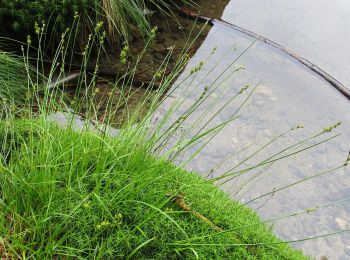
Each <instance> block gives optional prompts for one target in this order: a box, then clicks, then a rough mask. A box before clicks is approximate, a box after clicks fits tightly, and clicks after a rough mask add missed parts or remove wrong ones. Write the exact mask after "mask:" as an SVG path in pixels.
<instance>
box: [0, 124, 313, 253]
mask: <svg viewBox="0 0 350 260" xmlns="http://www.w3.org/2000/svg"><path fill="white" fill-rule="evenodd" d="M0 125H1V129H0V140H1V144H2V152H1V165H0V172H1V174H0V183H1V184H0V207H1V212H2V213H1V215H0V232H1V241H2V244H3V247H4V254H5V253H6V255H7V256H10V257H13V258H23V259H24V258H38V259H48V258H56V257H74V258H75V257H76V258H87V259H94V258H102V259H106V258H112V257H113V258H131V257H132V258H136V259H138V258H154V259H165V258H170V259H176V258H179V257H181V258H202V259H208V258H229V259H247V258H252V259H282V258H283V259H284V258H288V259H304V258H305V259H306V257H304V256H303V255H302V253H301V252H299V251H296V250H294V249H291V247H290V246H289V245H287V244H285V243H282V241H280V240H278V239H277V238H276V237H275V236H274V235H273V234H272V232H271V230H270V229H269V227H268V226H266V225H265V224H263V223H262V222H261V220H260V219H259V217H258V216H257V215H256V214H255V213H254V212H253V211H252V210H250V209H248V208H246V207H244V206H242V205H241V204H239V203H237V202H235V201H232V200H231V199H230V198H229V196H228V195H227V194H225V193H224V192H222V191H220V190H219V189H217V187H215V186H214V185H212V184H210V183H209V182H208V181H206V180H205V179H203V178H201V177H199V176H198V175H197V174H195V173H190V172H187V171H185V170H184V169H181V168H179V167H176V166H174V165H173V164H171V163H169V162H168V161H166V160H164V159H161V158H158V159H156V158H154V157H152V156H151V155H150V153H149V150H148V148H147V146H146V145H144V144H145V143H142V142H139V140H140V139H142V138H143V137H140V136H138V135H139V132H140V131H139V130H135V129H129V128H128V129H124V130H122V131H121V132H120V133H119V135H118V136H116V137H108V136H107V135H102V134H97V133H92V132H84V131H79V132H77V131H74V130H73V129H72V128H71V127H67V128H62V127H59V126H57V125H56V124H55V123H52V122H50V121H49V120H47V119H45V118H42V119H38V120H35V121H32V120H19V121H18V120H14V121H12V122H9V121H7V122H4V121H2V122H1V124H0ZM179 195H181V197H182V201H178V200H176V199H175V198H176V197H177V196H179ZM183 203H185V204H186V205H189V206H187V207H190V210H191V211H188V210H184V206H183ZM198 216H204V218H203V217H198ZM241 227H245V228H243V229H239V228H241ZM238 230H239V231H238Z"/></svg>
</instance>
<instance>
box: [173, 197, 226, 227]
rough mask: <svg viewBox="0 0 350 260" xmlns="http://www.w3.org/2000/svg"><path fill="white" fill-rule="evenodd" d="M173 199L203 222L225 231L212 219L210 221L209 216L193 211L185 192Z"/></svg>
mask: <svg viewBox="0 0 350 260" xmlns="http://www.w3.org/2000/svg"><path fill="white" fill-rule="evenodd" d="M173 201H174V202H175V203H176V204H177V205H178V206H179V207H180V208H181V209H182V210H183V211H187V212H191V213H192V214H193V215H195V216H196V217H197V218H199V219H200V220H202V221H203V222H205V223H207V224H209V225H210V226H211V227H212V228H214V229H215V230H217V231H224V230H223V229H222V228H221V227H219V226H217V225H216V224H214V223H213V222H212V221H210V220H209V219H208V218H206V217H205V216H204V215H202V214H201V213H199V212H196V211H193V210H192V209H191V207H190V206H188V205H187V204H186V202H185V197H184V194H183V193H181V192H180V193H178V194H177V195H176V196H175V197H174V198H173Z"/></svg>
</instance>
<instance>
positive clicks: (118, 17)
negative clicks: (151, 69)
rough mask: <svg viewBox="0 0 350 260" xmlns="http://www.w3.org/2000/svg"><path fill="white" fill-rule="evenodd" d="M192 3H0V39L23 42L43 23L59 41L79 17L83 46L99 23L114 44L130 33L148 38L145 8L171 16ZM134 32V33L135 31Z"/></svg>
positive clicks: (8, 0) (132, 0)
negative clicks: (3, 37)
mask: <svg viewBox="0 0 350 260" xmlns="http://www.w3.org/2000/svg"><path fill="white" fill-rule="evenodd" d="M183 4H192V1H190V0H179V1H177V2H176V3H169V2H168V1H164V0H148V1H146V0H84V1H80V0H79V1H77V0H67V1H61V0H54V1H51V0H29V1H28V0H0V24H1V28H0V36H6V37H11V38H16V39H19V40H21V41H25V40H26V37H27V35H28V34H29V35H34V34H35V33H36V27H35V24H36V23H38V24H40V25H41V24H42V23H43V22H45V23H46V25H47V26H48V27H49V28H48V29H47V30H46V33H47V34H48V35H47V39H51V40H50V42H48V43H51V44H52V43H53V42H51V41H56V42H57V41H59V40H60V37H61V34H62V33H64V32H65V31H66V29H67V28H70V27H72V26H74V23H75V20H76V18H77V17H79V26H80V28H81V34H80V35H79V39H80V41H82V42H81V43H80V44H81V46H83V45H84V44H85V43H86V41H87V39H88V35H89V34H92V33H94V28H95V25H96V24H97V23H99V22H100V21H102V22H104V23H105V25H104V29H105V30H106V32H107V33H108V36H109V39H110V41H111V42H112V43H114V44H116V43H119V41H123V40H126V41H127V40H128V38H129V36H130V35H131V34H132V32H133V33H139V34H141V35H143V36H144V37H146V36H149V35H150V32H151V28H152V26H151V25H150V19H149V16H147V14H146V13H145V12H144V9H145V8H147V6H148V7H150V6H151V8H153V9H154V10H156V11H157V12H158V13H161V14H163V15H164V14H165V15H170V16H172V15H173V14H174V10H176V8H177V6H178V5H183ZM135 29H136V30H135Z"/></svg>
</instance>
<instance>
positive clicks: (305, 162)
mask: <svg viewBox="0 0 350 260" xmlns="http://www.w3.org/2000/svg"><path fill="white" fill-rule="evenodd" d="M223 19H224V20H227V21H229V22H232V23H235V24H237V25H240V26H243V27H246V28H248V29H250V30H252V31H254V32H257V33H260V34H262V35H264V36H267V37H269V38H270V39H272V40H275V41H277V42H278V43H281V44H283V45H285V46H287V47H288V48H289V49H291V50H292V51H294V52H296V53H298V54H300V55H302V56H304V57H305V58H308V59H310V60H311V61H312V62H314V63H315V64H317V65H319V66H320V67H321V68H323V69H325V70H326V71H327V72H329V73H330V74H331V75H332V76H334V77H335V78H337V79H338V80H340V81H341V82H343V83H344V84H345V85H347V84H349V85H350V63H349V62H348V61H349V60H350V49H349V48H348V47H347V43H348V42H349V41H348V39H350V33H349V32H350V21H349V20H350V2H348V1H346V0H337V1H326V0H322V1H320V0H318V1H305V0H297V1H287V0H284V1H272V0H270V1H269V0H244V1H243V0H232V1H231V2H230V4H229V5H228V7H227V8H226V10H225V13H224V15H223ZM347 21H348V22H347ZM253 42H254V39H252V38H250V37H247V36H245V35H243V34H241V33H239V32H235V31H233V30H230V29H228V28H227V27H225V26H220V25H217V26H214V27H213V28H212V30H211V31H210V33H209V35H208V36H207V39H206V41H205V42H204V43H203V45H202V46H201V48H200V49H199V50H198V52H197V54H196V55H195V56H194V57H193V59H192V60H191V61H190V64H189V65H188V67H187V69H186V70H185V71H184V73H183V74H182V76H181V77H180V78H179V79H178V81H177V82H180V81H181V80H182V79H183V78H185V77H186V75H188V73H189V71H190V69H191V68H193V67H194V66H195V65H196V64H198V63H199V62H200V61H201V60H205V61H206V64H205V66H204V67H203V69H202V70H201V71H199V72H198V73H196V74H195V75H193V76H191V77H190V78H189V79H188V80H186V81H185V84H183V85H186V87H187V88H188V91H187V92H186V90H183V89H182V90H181V91H175V93H174V94H173V95H175V96H178V97H184V98H185V102H184V104H183V105H182V106H181V109H182V110H185V109H186V107H189V106H190V105H191V103H192V102H194V101H195V100H196V99H198V97H199V96H200V95H201V93H202V91H203V88H204V86H205V85H210V84H211V83H212V82H214V81H215V78H216V77H217V76H218V75H220V74H221V73H222V72H223V71H224V70H225V69H226V68H227V67H228V66H229V64H230V63H232V62H233V61H234V60H235V59H236V58H237V57H238V56H239V55H240V54H241V53H242V52H243V51H244V50H245V49H246V48H247V47H248V46H250V45H251V44H252V43H253ZM233 46H235V47H233ZM214 47H217V50H216V52H215V54H213V55H212V56H211V57H210V58H209V59H208V55H209V53H210V52H211V51H212V50H213V48H214ZM218 61H220V63H219V64H216V62H218ZM237 65H244V66H245V67H246V69H245V70H242V71H240V73H239V74H238V75H237V76H235V77H230V75H232V74H233V71H234V69H235V68H237ZM213 66H214V67H215V69H214V70H213V71H211V68H212V67H213ZM221 78H222V79H224V78H227V79H226V80H225V81H224V82H221V86H220V88H218V89H217V90H215V92H214V93H212V94H211V96H210V98H209V99H208V102H207V103H206V104H203V105H202V106H201V107H200V108H199V109H198V111H197V112H196V113H195V114H194V115H193V116H192V117H191V120H190V121H191V122H188V125H191V123H193V122H194V121H195V120H196V119H198V118H199V117H200V113H201V112H203V111H206V109H207V108H208V106H209V102H210V101H213V100H216V103H215V105H214V106H213V107H211V108H210V111H209V115H208V116H210V115H212V114H214V109H215V108H219V107H221V106H222V105H223V104H225V102H226V101H227V100H228V99H229V98H230V97H231V96H232V94H233V93H235V92H237V91H238V90H239V89H240V88H241V87H242V86H243V85H245V84H247V83H249V84H251V85H252V86H254V85H255V84H258V82H260V80H262V81H261V83H260V85H259V87H258V88H257V90H256V92H255V93H254V94H253V96H252V98H251V99H250V100H249V102H248V104H247V106H245V108H244V110H242V111H240V115H241V117H240V118H239V119H237V120H236V121H234V122H233V123H230V124H229V125H228V126H226V127H225V128H224V129H223V130H222V132H221V133H220V134H218V135H217V136H216V137H215V138H214V139H213V140H212V141H210V143H209V144H208V145H206V147H205V148H204V149H203V150H202V151H201V152H200V154H199V155H198V156H197V157H196V158H195V159H194V160H193V161H192V162H191V163H190V164H189V165H188V166H187V167H188V168H189V169H191V170H195V171H198V172H199V173H201V174H203V175H204V176H206V175H208V173H210V171H211V169H214V172H213V173H212V175H211V177H214V176H220V174H222V173H223V172H225V171H226V170H227V169H229V168H230V167H231V166H232V165H234V164H235V163H237V162H239V161H241V160H242V159H243V158H245V157H246V156H247V155H249V154H250V153H252V152H253V151H254V150H256V149H257V148H258V147H260V146H261V145H263V144H264V143H266V142H267V141H268V140H271V138H273V137H274V136H276V135H278V134H279V133H281V132H283V131H285V130H286V129H289V128H291V127H292V126H295V125H299V124H303V125H304V126H305V128H304V129H299V130H296V131H293V132H291V133H288V134H286V135H285V136H284V137H282V138H280V139H279V140H278V141H277V142H274V143H273V144H272V145H271V146H269V147H267V148H266V149H265V150H264V151H263V152H262V153H259V154H257V155H256V156H254V158H253V159H252V160H250V161H248V162H246V163H245V165H244V166H246V167H248V166H249V165H252V163H254V162H259V161H260V160H262V159H264V158H266V157H268V155H270V154H273V153H274V152H276V151H278V150H280V149H282V148H283V147H286V146H287V145H290V144H292V143H294V142H296V141H298V140H301V139H302V138H306V137H308V136H310V135H312V134H314V133H318V132H320V131H322V129H323V128H324V127H327V126H329V125H332V124H334V123H336V122H338V121H342V125H341V127H339V128H337V129H336V131H334V134H336V133H338V132H341V133H342V135H341V136H339V137H337V138H336V139H332V140H330V141H329V142H327V143H325V144H321V145H319V146H317V147H316V148H315V149H312V150H308V151H305V152H303V153H302V154H299V155H295V156H291V157H289V158H287V159H285V160H283V161H279V162H277V163H275V164H273V165H271V166H269V167H268V168H267V169H266V170H265V171H264V172H263V173H262V174H258V172H255V174H256V176H257V177H256V178H254V179H253V180H250V181H249V182H248V183H247V184H245V185H244V186H243V187H242V185H243V184H244V183H245V181H246V180H247V179H249V178H250V177H251V176H253V173H251V174H250V175H247V176H245V177H243V178H240V179H239V180H236V179H235V180H232V181H230V182H229V183H227V184H226V185H225V186H224V187H223V188H224V189H225V190H226V191H228V192H230V194H231V195H232V197H233V198H235V199H238V200H240V201H242V202H246V201H249V200H250V199H252V198H255V197H257V196H259V195H261V194H264V193H266V192H270V191H273V190H274V188H278V187H283V186H285V185H288V184H290V183H293V182H295V181H298V180H301V179H304V178H307V177H309V176H312V175H313V174H317V173H319V172H321V171H322V170H326V169H331V168H333V167H336V166H339V165H342V164H343V163H344V161H345V159H346V157H347V154H348V151H349V150H350V116H349V111H350V101H349V100H347V99H346V98H344V97H343V96H342V95H340V94H339V93H338V92H337V91H336V90H335V89H334V88H333V87H332V86H330V85H329V84H328V83H327V82H325V81H324V80H323V79H322V78H320V77H319V76H317V75H316V74H314V73H312V72H311V71H310V70H309V69H308V68H306V67H304V66H302V65H300V64H299V63H298V62H297V61H295V60H293V59H291V58H290V57H289V56H287V55H285V54H284V53H282V52H281V51H278V50H276V49H274V48H272V47H271V46H268V45H266V44H264V43H261V42H257V43H256V44H255V45H254V46H253V47H251V48H250V49H249V50H248V51H247V52H246V53H245V54H244V55H243V56H242V57H241V58H240V59H239V60H238V61H237V62H236V67H232V68H230V69H228V70H227V71H226V72H225V73H224V75H223V76H222V77H221ZM202 79H204V80H202ZM175 85H176V84H175ZM242 97H243V96H242ZM242 97H241V98H239V99H238V100H237V102H233V103H232V104H230V105H229V106H227V107H226V108H225V109H224V110H223V111H221V112H220V113H219V115H218V116H217V117H216V119H215V123H219V122H222V121H224V120H226V119H227V118H229V117H230V116H231V115H232V113H233V111H234V110H235V109H236V108H237V107H238V106H239V104H240V102H241V101H242V100H243V99H242ZM171 102H172V99H171V98H170V99H169V100H168V101H167V102H165V104H164V105H165V106H167V105H169V104H170V103H171ZM165 109H166V107H165ZM179 113H180V112H179ZM208 116H207V117H206V118H209V117H208ZM192 132H193V131H192ZM332 134H333V133H330V134H328V135H322V136H321V137H325V138H326V137H329V136H331V135H332ZM189 135H191V133H189ZM247 147H248V148H247ZM243 148H247V149H245V150H243V151H242V152H240V153H239V154H237V155H235V156H232V157H230V156H229V155H230V154H233V153H235V152H237V151H240V150H242V149H243ZM189 153H190V152H189ZM224 158H227V159H226V160H225V162H224V163H221V162H222V160H223V159H224ZM215 165H220V167H219V168H215ZM244 166H241V167H244ZM349 197H350V169H349V168H341V169H339V170H337V171H335V172H333V173H329V174H326V175H323V176H320V177H318V178H315V179H311V180H309V181H307V182H303V183H301V184H299V185H297V186H294V187H292V188H290V189H286V190H283V191H280V192H278V193H276V194H274V196H272V197H271V198H269V197H265V198H262V199H260V200H258V201H255V202H253V203H250V204H249V206H251V207H252V208H254V209H256V210H257V211H258V213H259V214H260V215H261V216H262V218H263V219H266V220H268V219H271V218H275V217H279V216H283V215H286V214H290V213H293V212H298V211H300V210H305V209H307V208H310V207H314V206H316V205H322V204H326V203H329V202H334V201H338V200H342V199H346V198H349ZM268 198H269V199H268ZM267 199H268V200H267ZM348 228H350V204H349V201H345V202H343V203H337V204H335V205H333V206H330V207H326V208H321V209H319V210H317V211H316V212H312V213H309V214H303V215H301V216H298V217H293V218H288V219H284V220H282V221H278V222H274V224H273V230H274V231H275V233H276V234H277V235H278V236H279V237H281V238H282V239H284V240H287V241H289V240H297V239H303V238H308V237H312V236H316V235H322V234H326V233H329V232H334V231H339V230H344V229H348ZM293 246H295V247H297V248H301V249H303V250H304V251H305V253H306V254H310V255H312V256H315V257H320V256H327V257H329V259H348V258H349V257H350V234H349V233H342V234H339V235H336V236H331V237H326V238H319V239H315V240H309V241H305V242H298V243H293Z"/></svg>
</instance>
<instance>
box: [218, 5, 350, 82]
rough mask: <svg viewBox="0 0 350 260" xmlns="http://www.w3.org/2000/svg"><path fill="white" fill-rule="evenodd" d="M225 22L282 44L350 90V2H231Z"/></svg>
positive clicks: (226, 12)
mask: <svg viewBox="0 0 350 260" xmlns="http://www.w3.org/2000/svg"><path fill="white" fill-rule="evenodd" d="M222 18H223V19H224V20H226V21H228V22H231V23H234V24H238V25H240V26H242V27H245V28H247V29H251V30H253V31H254V32H256V33H259V34H262V35H264V36H267V37H268V38H270V39H273V40H275V41H277V42H278V43H281V44H282V45H284V46H286V47H288V48H289V49H291V50H293V51H294V52H296V53H298V54H300V55H301V56H303V57H305V58H307V59H310V60H311V61H312V62H314V63H315V64H317V65H319V66H320V67H321V68H324V69H325V70H326V71H327V72H329V73H330V74H331V75H333V76H334V77H335V78H336V79H338V80H339V81H341V82H342V83H343V84H345V85H348V86H349V87H350V62H349V61H350V51H349V42H350V1H348V0H332V1H329V0H309V1H305V0H294V1H289V0H279V1H274V0H231V2H230V4H229V5H228V6H227V7H226V10H225V13H224V15H223V17H222Z"/></svg>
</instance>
